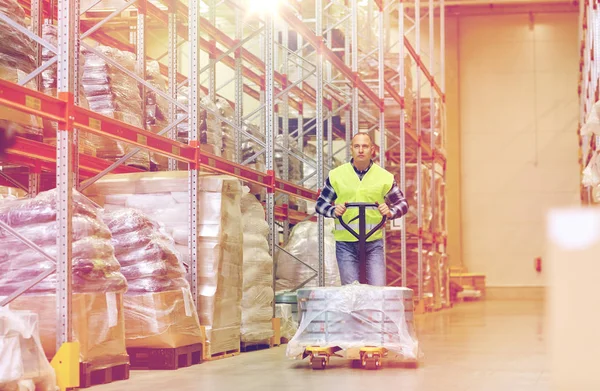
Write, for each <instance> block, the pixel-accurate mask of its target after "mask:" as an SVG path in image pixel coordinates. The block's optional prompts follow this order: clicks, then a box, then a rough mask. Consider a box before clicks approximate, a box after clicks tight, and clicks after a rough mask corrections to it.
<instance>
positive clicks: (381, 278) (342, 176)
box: [315, 133, 408, 286]
mask: <svg viewBox="0 0 600 391" xmlns="http://www.w3.org/2000/svg"><path fill="white" fill-rule="evenodd" d="M351 150H352V160H351V161H350V163H346V164H343V165H341V166H339V167H337V168H335V169H333V170H331V171H330V173H329V177H328V178H327V180H326V181H325V187H324V188H323V190H322V191H321V194H320V196H319V198H318V200H317V204H316V207H315V210H316V212H317V213H319V214H322V215H323V216H325V217H331V218H336V219H337V218H338V217H339V216H342V215H343V219H344V221H345V222H346V224H348V222H349V221H350V220H352V219H353V218H355V217H356V216H357V215H358V209H357V208H351V209H348V210H346V206H345V203H346V202H370V203H378V204H379V207H378V209H379V210H378V211H377V210H375V209H374V208H368V209H367V210H366V213H367V215H366V223H367V227H369V226H372V227H374V226H375V225H377V224H378V223H379V222H380V221H381V216H386V217H387V218H388V219H397V218H400V217H402V216H404V215H405V214H406V213H407V212H408V203H407V202H406V199H405V198H404V195H403V194H402V192H401V191H400V189H399V188H398V185H397V184H396V181H395V179H394V176H393V175H392V174H391V173H390V172H388V171H386V170H385V169H383V168H382V167H380V166H379V165H377V164H375V163H373V160H372V157H373V154H374V152H375V145H374V144H373V140H372V139H371V137H370V136H369V134H368V133H357V134H356V135H355V136H354V137H353V138H352V145H351ZM336 200H337V203H336V204H335V205H334V204H333V202H334V201H336ZM357 221H358V220H355V221H354V222H357ZM356 225H357V224H356ZM351 226H352V225H351ZM355 231H357V232H358V229H355ZM369 231H370V229H369V228H367V232H369ZM334 236H335V240H336V256H337V262H338V268H339V270H340V278H341V282H342V285H346V284H350V283H352V282H354V281H358V279H359V260H358V256H359V254H358V240H357V239H356V238H355V237H354V236H353V235H352V234H351V233H350V232H348V231H347V230H346V229H345V228H344V227H343V226H342V225H341V224H340V222H339V221H337V220H336V227H335V232H334ZM366 252H367V259H366V268H365V269H366V279H367V281H366V283H367V284H369V285H376V286H385V285H386V273H385V258H384V257H385V254H384V253H383V232H382V230H379V231H377V232H376V233H374V234H373V235H372V236H371V237H370V238H369V239H367V243H366Z"/></svg>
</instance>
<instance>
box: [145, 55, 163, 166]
mask: <svg viewBox="0 0 600 391" xmlns="http://www.w3.org/2000/svg"><path fill="white" fill-rule="evenodd" d="M146 81H147V82H148V83H150V84H151V85H152V86H153V87H155V88H156V89H157V90H159V91H162V92H164V93H165V94H166V93H168V92H169V87H168V85H167V80H166V79H165V77H164V76H163V75H162V74H161V73H160V66H159V64H158V61H149V62H148V63H146ZM145 122H146V129H148V130H149V131H151V132H153V133H158V132H160V131H161V130H163V129H164V128H166V127H167V126H168V125H169V101H168V100H167V99H165V98H164V97H162V96H160V95H159V94H157V93H156V92H154V91H152V90H150V89H148V88H147V89H146V117H145ZM168 136H169V134H165V135H164V137H168ZM150 163H151V164H152V167H153V169H155V170H156V171H166V170H167V169H168V164H169V159H168V158H167V157H166V156H165V155H162V154H160V153H156V152H150Z"/></svg>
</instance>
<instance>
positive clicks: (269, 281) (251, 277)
mask: <svg viewBox="0 0 600 391" xmlns="http://www.w3.org/2000/svg"><path fill="white" fill-rule="evenodd" d="M241 209H242V222H243V232H244V250H243V257H244V267H243V280H244V282H243V285H242V331H241V340H242V342H261V341H265V340H268V339H269V338H271V337H272V336H273V325H272V323H271V319H272V318H273V300H274V294H273V258H271V255H269V242H268V241H267V238H268V236H269V225H268V224H267V222H266V221H265V209H264V208H263V206H262V204H261V203H260V202H259V201H258V200H257V199H256V197H255V196H254V195H253V194H249V193H248V194H245V195H244V196H243V197H242V204H241Z"/></svg>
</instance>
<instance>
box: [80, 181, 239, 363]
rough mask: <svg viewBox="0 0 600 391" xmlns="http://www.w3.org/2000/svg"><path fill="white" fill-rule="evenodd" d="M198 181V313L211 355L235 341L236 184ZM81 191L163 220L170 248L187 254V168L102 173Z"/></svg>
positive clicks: (104, 202)
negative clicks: (92, 183) (170, 244)
mask: <svg viewBox="0 0 600 391" xmlns="http://www.w3.org/2000/svg"><path fill="white" fill-rule="evenodd" d="M198 186H199V189H200V191H199V194H198V199H197V205H198V209H197V210H198V227H197V229H198V237H197V239H198V240H197V244H198V248H199V249H198V285H197V291H198V315H199V318H200V324H201V325H202V326H205V327H206V333H207V339H208V341H209V344H208V354H217V353H222V352H226V351H230V350H239V346H240V324H241V299H242V250H243V249H242V240H243V237H242V216H241V210H240V198H241V195H242V190H241V189H242V188H241V184H240V182H239V180H238V179H236V178H232V177H229V176H221V175H208V174H201V175H200V178H199V180H198ZM86 192H87V194H89V195H90V196H92V197H93V199H94V200H96V201H97V202H98V203H99V204H100V205H104V208H105V209H107V210H112V209H122V208H134V209H138V210H140V211H141V212H143V213H145V214H146V215H148V216H149V217H150V218H151V219H153V220H156V221H157V222H159V223H160V224H163V225H164V228H165V230H166V232H167V233H168V234H169V235H171V236H173V239H174V240H175V243H176V245H179V246H176V248H177V249H178V250H179V251H180V253H181V254H187V243H188V232H189V227H188V216H189V214H190V205H189V202H190V197H189V195H188V173H187V172H183V171H173V172H157V173H139V174H124V175H107V176H106V177H104V178H102V179H101V180H99V181H98V182H96V183H95V184H94V185H92V186H90V187H89V188H88V189H86ZM182 258H184V257H182ZM184 262H186V260H185V258H184ZM186 263H187V262H186Z"/></svg>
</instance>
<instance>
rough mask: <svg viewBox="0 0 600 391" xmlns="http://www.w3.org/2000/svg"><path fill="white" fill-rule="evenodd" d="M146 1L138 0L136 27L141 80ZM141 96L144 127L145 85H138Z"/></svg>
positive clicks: (142, 73) (144, 57) (143, 123)
mask: <svg viewBox="0 0 600 391" xmlns="http://www.w3.org/2000/svg"><path fill="white" fill-rule="evenodd" d="M146 1H147V0H138V7H137V9H138V13H137V29H136V40H135V41H136V59H137V68H138V72H139V75H140V77H141V78H142V80H146ZM140 87H141V90H140V95H141V97H142V119H143V120H142V129H146V86H144V85H143V84H142V85H140Z"/></svg>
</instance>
